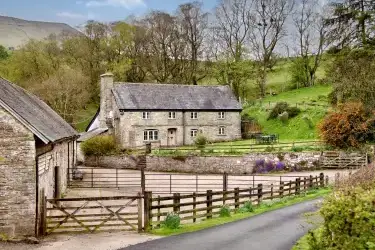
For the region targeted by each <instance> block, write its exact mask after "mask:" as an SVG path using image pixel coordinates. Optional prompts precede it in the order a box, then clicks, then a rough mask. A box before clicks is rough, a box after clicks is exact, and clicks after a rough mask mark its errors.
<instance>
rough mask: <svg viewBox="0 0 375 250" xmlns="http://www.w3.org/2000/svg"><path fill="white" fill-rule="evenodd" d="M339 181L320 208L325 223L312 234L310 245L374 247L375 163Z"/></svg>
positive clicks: (354, 247) (319, 246) (310, 246)
mask: <svg viewBox="0 0 375 250" xmlns="http://www.w3.org/2000/svg"><path fill="white" fill-rule="evenodd" d="M338 183H339V185H338V186H336V187H335V190H334V193H332V194H331V195H330V196H328V197H327V198H326V199H325V201H324V202H323V205H322V207H321V209H320V214H321V216H322V217H323V219H324V220H323V225H322V227H321V228H320V229H319V231H317V232H315V233H310V234H309V235H308V238H307V241H308V245H309V249H314V250H315V249H328V250H336V249H374V248H373V246H374V244H375V234H374V228H375V213H374V197H375V169H374V167H365V168H362V169H360V170H358V171H357V172H356V173H354V174H353V175H351V176H350V177H349V178H345V179H342V180H341V179H340V180H339V182H338Z"/></svg>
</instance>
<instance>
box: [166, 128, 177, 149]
mask: <svg viewBox="0 0 375 250" xmlns="http://www.w3.org/2000/svg"><path fill="white" fill-rule="evenodd" d="M176 134H177V129H175V128H170V129H168V146H176V140H177V136H176Z"/></svg>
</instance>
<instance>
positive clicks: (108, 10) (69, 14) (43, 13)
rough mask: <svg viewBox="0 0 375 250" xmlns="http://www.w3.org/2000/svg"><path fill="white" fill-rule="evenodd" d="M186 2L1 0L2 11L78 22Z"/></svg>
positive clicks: (209, 0)
mask: <svg viewBox="0 0 375 250" xmlns="http://www.w3.org/2000/svg"><path fill="white" fill-rule="evenodd" d="M200 1H201V2H203V4H204V8H205V9H206V10H212V9H213V7H214V6H215V5H216V3H217V0H200ZM2 2H3V3H2ZM185 2H188V0H11V1H9V0H0V15H5V16H12V17H18V18H22V19H28V20H37V21H52V22H63V23H68V24H70V25H72V26H77V25H80V24H83V23H84V22H85V21H87V20H91V19H94V20H99V21H104V22H108V21H117V20H123V19H126V17H128V16H130V15H135V16H139V15H143V14H145V13H147V12H148V11H150V10H151V9H152V10H163V11H167V12H174V11H175V10H176V8H177V6H178V5H180V4H182V3H185Z"/></svg>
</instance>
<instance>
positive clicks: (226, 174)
mask: <svg viewBox="0 0 375 250" xmlns="http://www.w3.org/2000/svg"><path fill="white" fill-rule="evenodd" d="M227 190H228V173H227V172H224V173H223V191H227Z"/></svg>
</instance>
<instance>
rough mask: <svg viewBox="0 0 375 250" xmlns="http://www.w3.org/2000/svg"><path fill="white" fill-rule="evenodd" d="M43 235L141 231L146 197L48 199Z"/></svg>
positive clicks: (42, 216)
mask: <svg viewBox="0 0 375 250" xmlns="http://www.w3.org/2000/svg"><path fill="white" fill-rule="evenodd" d="M40 207H41V221H40V226H39V230H40V235H48V234H52V233H72V232H86V233H93V232H97V231H101V232H103V231H116V230H121V231H138V232H141V231H142V228H143V225H142V214H143V209H142V207H143V205H142V195H141V194H139V195H138V196H115V197H90V198H65V199H46V198H45V199H44V200H43V201H42V204H41V206H40Z"/></svg>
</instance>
